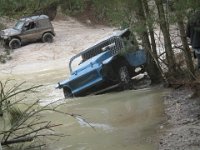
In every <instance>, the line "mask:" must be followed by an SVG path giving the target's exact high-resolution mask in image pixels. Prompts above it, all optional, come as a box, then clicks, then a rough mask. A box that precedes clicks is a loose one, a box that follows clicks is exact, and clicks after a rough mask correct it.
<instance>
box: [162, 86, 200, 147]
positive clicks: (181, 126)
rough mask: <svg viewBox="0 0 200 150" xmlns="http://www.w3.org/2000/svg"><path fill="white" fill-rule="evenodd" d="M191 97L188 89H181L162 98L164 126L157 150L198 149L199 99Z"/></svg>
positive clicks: (191, 93) (199, 125) (199, 126)
mask: <svg viewBox="0 0 200 150" xmlns="http://www.w3.org/2000/svg"><path fill="white" fill-rule="evenodd" d="M192 95H193V91H192V90H191V89H190V88H185V87H184V88H183V87H182V88H179V89H175V90H172V91H171V93H170V94H169V95H167V96H166V97H165V98H164V105H165V114H166V124H165V125H163V126H162V133H161V137H160V143H159V150H199V149H200V98H199V97H197V98H192Z"/></svg>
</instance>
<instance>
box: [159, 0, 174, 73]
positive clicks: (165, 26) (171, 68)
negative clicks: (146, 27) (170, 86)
mask: <svg viewBox="0 0 200 150" xmlns="http://www.w3.org/2000/svg"><path fill="white" fill-rule="evenodd" d="M155 3H156V6H157V9H158V15H159V20H160V28H161V31H162V33H163V37H164V45H165V51H166V58H167V63H168V68H169V70H168V71H169V72H170V73H172V74H175V73H176V72H175V71H176V63H175V57H174V52H173V50H172V45H171V39H170V34H169V28H168V23H167V21H166V17H165V12H164V8H163V4H162V0H155Z"/></svg>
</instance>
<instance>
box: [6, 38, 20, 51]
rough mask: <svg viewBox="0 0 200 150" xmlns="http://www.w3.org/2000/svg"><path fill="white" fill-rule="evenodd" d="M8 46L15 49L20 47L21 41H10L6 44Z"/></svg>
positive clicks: (15, 39) (14, 39)
mask: <svg viewBox="0 0 200 150" xmlns="http://www.w3.org/2000/svg"><path fill="white" fill-rule="evenodd" d="M8 46H9V48H10V49H17V48H20V47H21V41H20V40H19V39H17V38H13V39H12V40H10V42H9V43H8Z"/></svg>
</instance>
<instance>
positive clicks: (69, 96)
mask: <svg viewBox="0 0 200 150" xmlns="http://www.w3.org/2000/svg"><path fill="white" fill-rule="evenodd" d="M63 94H64V97H65V99H67V98H72V97H73V94H72V92H71V91H70V90H69V89H68V88H63Z"/></svg>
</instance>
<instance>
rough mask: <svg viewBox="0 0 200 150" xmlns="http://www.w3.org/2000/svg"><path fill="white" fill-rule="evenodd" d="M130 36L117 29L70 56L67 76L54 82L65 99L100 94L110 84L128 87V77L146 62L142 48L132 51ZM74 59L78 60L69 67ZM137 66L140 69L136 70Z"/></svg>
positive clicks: (123, 87) (127, 32) (132, 43)
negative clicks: (65, 78)
mask: <svg viewBox="0 0 200 150" xmlns="http://www.w3.org/2000/svg"><path fill="white" fill-rule="evenodd" d="M131 35H132V34H131V32H130V31H129V30H128V29H125V30H122V31H118V32H116V33H115V34H113V35H112V36H110V37H108V38H107V39H105V40H103V41H101V42H99V43H97V44H95V45H94V46H92V47H90V48H88V49H86V50H85V51H83V52H81V53H79V54H77V55H76V56H74V57H72V58H71V60H70V62H69V69H70V77H69V79H67V80H64V81H62V82H59V83H58V85H57V88H59V89H63V92H64V96H65V98H68V97H73V96H84V95H88V94H92V93H95V94H97V93H102V92H104V91H105V90H108V89H110V88H113V87H122V89H129V88H131V78H132V77H134V76H136V75H138V74H139V73H141V72H144V71H145V66H146V62H147V57H146V52H145V50H142V49H136V50H135V48H134V47H135V45H134V42H133V40H131V38H130V37H131ZM127 43H129V44H127ZM78 58H79V59H78ZM80 58H82V60H81V62H80ZM76 60H79V62H80V63H79V64H78V67H77V68H76V69H72V66H73V65H72V63H73V62H76ZM138 67H140V71H138V72H136V68H138Z"/></svg>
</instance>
